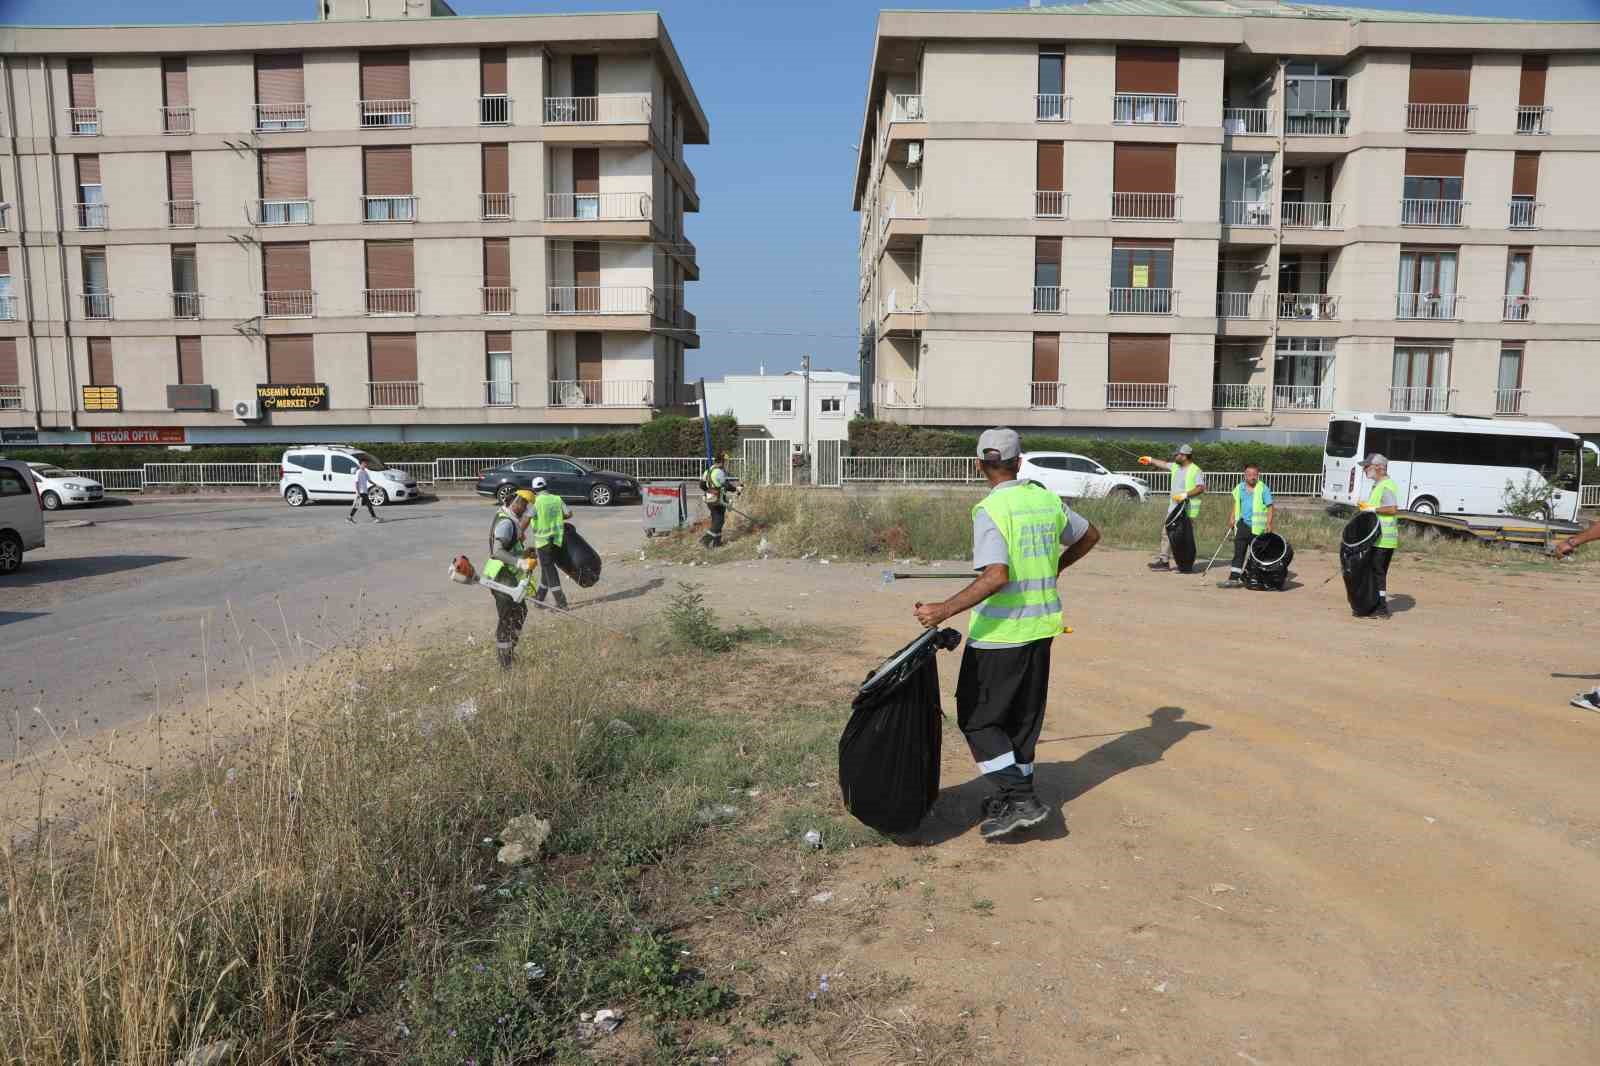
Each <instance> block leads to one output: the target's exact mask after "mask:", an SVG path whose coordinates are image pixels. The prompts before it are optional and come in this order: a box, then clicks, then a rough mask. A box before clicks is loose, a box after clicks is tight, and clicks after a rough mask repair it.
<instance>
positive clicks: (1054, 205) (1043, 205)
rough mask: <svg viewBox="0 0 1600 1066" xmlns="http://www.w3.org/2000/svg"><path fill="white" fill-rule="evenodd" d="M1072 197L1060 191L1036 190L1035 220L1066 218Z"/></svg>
mask: <svg viewBox="0 0 1600 1066" xmlns="http://www.w3.org/2000/svg"><path fill="white" fill-rule="evenodd" d="M1070 199H1071V198H1070V197H1069V196H1068V195H1067V194H1066V193H1064V192H1061V191H1060V190H1058V189H1035V190H1034V193H1033V217H1034V218H1066V217H1067V205H1068V203H1069V201H1070Z"/></svg>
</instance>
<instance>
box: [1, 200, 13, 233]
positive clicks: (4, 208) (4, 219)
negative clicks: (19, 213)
mask: <svg viewBox="0 0 1600 1066" xmlns="http://www.w3.org/2000/svg"><path fill="white" fill-rule="evenodd" d="M10 228H11V205H10V204H9V203H5V202H3V201H0V233H4V232H5V231H6V230H8V229H10Z"/></svg>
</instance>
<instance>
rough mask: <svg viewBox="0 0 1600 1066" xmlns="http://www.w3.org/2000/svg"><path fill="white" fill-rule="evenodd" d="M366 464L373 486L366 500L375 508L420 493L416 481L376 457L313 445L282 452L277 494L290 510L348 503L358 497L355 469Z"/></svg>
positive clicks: (343, 447)
mask: <svg viewBox="0 0 1600 1066" xmlns="http://www.w3.org/2000/svg"><path fill="white" fill-rule="evenodd" d="M363 459H365V460H366V461H367V473H368V474H370V475H372V486H371V487H370V488H368V489H367V499H368V500H370V501H371V502H372V506H374V507H382V506H383V505H384V504H386V503H389V502H390V501H392V500H414V499H416V498H417V497H418V496H420V495H421V493H420V492H419V491H418V490H417V479H416V478H414V477H412V476H411V475H410V474H408V473H406V472H405V471H404V470H394V469H391V468H389V467H387V466H384V465H383V464H382V463H381V462H379V461H378V458H377V456H375V455H372V454H371V453H369V452H364V451H361V450H359V449H357V448H351V447H348V446H346V445H343V444H310V445H306V446H305V447H303V448H290V449H289V450H288V451H286V452H284V453H283V461H282V463H281V464H280V465H279V471H278V474H279V476H278V493H279V494H280V495H281V496H282V497H283V499H284V502H285V503H287V504H288V505H289V506H290V507H302V506H304V505H305V504H308V503H314V502H316V501H317V500H339V501H341V502H343V503H349V502H350V501H351V500H352V499H354V498H355V494H356V470H357V468H358V467H359V465H360V463H361V460H363Z"/></svg>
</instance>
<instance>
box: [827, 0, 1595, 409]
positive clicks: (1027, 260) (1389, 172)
mask: <svg viewBox="0 0 1600 1066" xmlns="http://www.w3.org/2000/svg"><path fill="white" fill-rule="evenodd" d="M1597 105H1600V23H1541V22H1527V21H1515V20H1495V19H1473V18H1466V17H1462V18H1455V17H1450V16H1442V15H1421V14H1408V13H1404V12H1392V11H1371V10H1361V9H1353V8H1335V7H1329V6H1325V5H1311V4H1293V3H1277V2H1273V0H1222V2H1204V3H1202V2H1198V0H1089V2H1087V3H1082V4H1076V5H1071V6H1044V7H1035V8H1020V9H1014V10H1006V11H987V12H938V13H933V12H913V11H903V12H902V11H887V12H884V13H883V14H882V15H881V17H880V19H879V23H878V34H877V42H876V46H875V50H874V56H873V66H872V76H871V80H870V90H869V95H868V99H867V106H866V113H865V119H864V122H863V127H862V135H861V146H860V152H859V157H858V163H857V168H856V175H855V206H856V209H857V210H858V211H859V212H860V215H861V228H860V302H861V323H862V337H863V341H862V354H863V390H862V395H863V400H864V401H869V402H870V403H871V406H872V410H873V412H874V413H875V414H876V415H877V416H878V417H881V418H887V419H892V420H897V421H904V422H911V423H919V424H926V425H937V426H976V425H980V424H992V423H1010V424H1014V425H1017V426H1019V427H1054V428H1059V429H1062V430H1084V431H1090V432H1096V433H1105V432H1112V433H1116V432H1119V431H1121V432H1129V433H1131V432H1138V433H1143V434H1154V435H1161V436H1168V437H1179V436H1182V437H1186V438H1187V437H1198V438H1223V437H1248V438H1255V439H1261V440H1281V441H1310V440H1318V439H1320V438H1321V435H1322V430H1323V427H1325V425H1326V423H1327V418H1328V413H1329V412H1330V411H1332V410H1334V409H1335V408H1337V409H1340V410H1366V411H1426V412H1451V413H1459V414H1462V415H1511V416H1528V417H1532V418H1538V419H1549V420H1551V421H1554V422H1557V423H1559V424H1561V425H1562V426H1564V427H1566V428H1568V429H1571V430H1574V431H1578V432H1597V431H1600V106H1597Z"/></svg>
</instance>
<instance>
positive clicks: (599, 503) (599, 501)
mask: <svg viewBox="0 0 1600 1066" xmlns="http://www.w3.org/2000/svg"><path fill="white" fill-rule="evenodd" d="M611 498H612V497H611V486H610V485H596V486H594V487H593V488H591V489H590V490H589V502H590V503H592V504H594V505H595V506H596V507H610V506H611Z"/></svg>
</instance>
